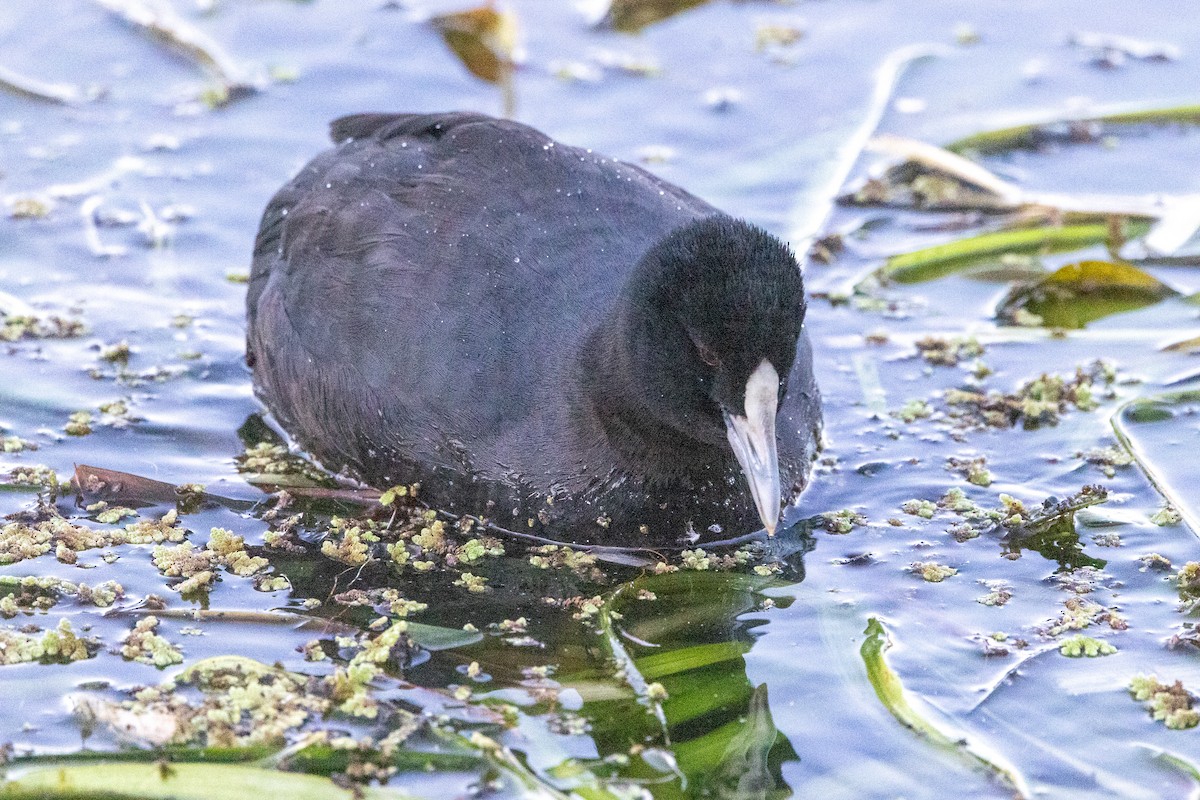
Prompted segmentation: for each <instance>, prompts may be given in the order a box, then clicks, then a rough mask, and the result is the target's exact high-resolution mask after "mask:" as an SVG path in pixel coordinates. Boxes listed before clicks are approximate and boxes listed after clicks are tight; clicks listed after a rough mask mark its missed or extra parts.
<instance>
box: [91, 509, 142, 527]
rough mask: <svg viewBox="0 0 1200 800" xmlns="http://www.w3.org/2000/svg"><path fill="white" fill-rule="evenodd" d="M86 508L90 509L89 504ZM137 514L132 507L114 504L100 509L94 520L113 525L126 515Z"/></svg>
mask: <svg viewBox="0 0 1200 800" xmlns="http://www.w3.org/2000/svg"><path fill="white" fill-rule="evenodd" d="M88 510H91V507H90V506H89V508H88ZM137 515H138V513H137V512H136V511H134V510H133V509H132V508H126V507H125V506H114V507H112V508H106V509H104V510H102V511H100V513H99V514H97V515H96V522H100V523H103V524H105V525H113V524H115V523H117V522H120V521H121V520H123V519H125V518H126V517H136V516H137Z"/></svg>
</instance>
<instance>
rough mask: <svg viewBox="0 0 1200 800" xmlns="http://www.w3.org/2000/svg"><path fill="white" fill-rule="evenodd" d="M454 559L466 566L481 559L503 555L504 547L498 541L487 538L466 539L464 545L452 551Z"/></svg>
mask: <svg viewBox="0 0 1200 800" xmlns="http://www.w3.org/2000/svg"><path fill="white" fill-rule="evenodd" d="M454 555H455V556H456V558H457V559H458V560H459V561H461V562H463V563H466V564H471V563H473V562H475V561H478V560H479V559H481V558H485V557H492V558H495V557H497V556H502V555H504V545H503V543H501V541H500V540H499V539H496V538H494V537H491V536H488V537H485V538H483V539H468V540H467V542H466V543H465V544H463V545H462V546H460V547H459V548H458V549H457V550H455V551H454Z"/></svg>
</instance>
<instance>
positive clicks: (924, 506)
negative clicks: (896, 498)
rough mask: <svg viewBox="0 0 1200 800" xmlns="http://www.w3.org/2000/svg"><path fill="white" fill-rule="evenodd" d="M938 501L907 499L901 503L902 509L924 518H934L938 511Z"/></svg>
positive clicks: (906, 512)
mask: <svg viewBox="0 0 1200 800" xmlns="http://www.w3.org/2000/svg"><path fill="white" fill-rule="evenodd" d="M937 508H938V507H937V503H934V502H932V501H930V500H905V501H904V502H903V503H901V504H900V510H901V511H903V512H904V513H905V514H912V515H913V516H914V517H921V518H922V519H932V518H933V515H934V514H936V513H937Z"/></svg>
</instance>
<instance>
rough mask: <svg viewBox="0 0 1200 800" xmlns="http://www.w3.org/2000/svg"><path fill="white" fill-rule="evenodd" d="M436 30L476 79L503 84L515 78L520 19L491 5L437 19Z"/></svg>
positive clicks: (435, 19) (441, 16)
mask: <svg viewBox="0 0 1200 800" xmlns="http://www.w3.org/2000/svg"><path fill="white" fill-rule="evenodd" d="M430 22H432V24H433V27H434V28H435V29H437V32H438V33H440V34H441V36H442V41H444V42H445V43H446V46H447V47H449V48H450V49H451V50H452V51H453V52H454V55H456V56H458V58H459V60H460V61H462V63H463V66H465V67H466V68H467V70H468V71H469V72H470V73H471V74H472V75H474V76H475V77H476V78H479V79H481V80H485V81H487V82H488V83H495V84H502V83H504V82H505V81H507V80H508V79H509V78H510V77H511V75H512V69H513V52H514V51H515V49H516V39H517V19H516V16H515V15H514V14H513V13H512V12H511V11H497V10H496V9H495V8H494V7H492V6H491V5H486V6H480V7H479V8H472V9H469V10H467V11H458V12H455V13H453V14H442V15H440V16H436V17H434V18H433V19H432V20H430Z"/></svg>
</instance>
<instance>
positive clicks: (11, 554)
mask: <svg viewBox="0 0 1200 800" xmlns="http://www.w3.org/2000/svg"><path fill="white" fill-rule="evenodd" d="M47 528H48V526H46V524H45V523H40V524H38V525H37V526H36V527H34V526H30V525H25V524H23V523H20V522H10V523H8V524H7V525H5V526H4V527H3V528H0V564H15V563H16V562H18V561H24V560H25V559H27V558H37V557H38V556H40V555H44V554H46V553H48V552H50V546H51V544H50V542H51V539H52V537H53V534H52V532H51V531H50V530H48V529H47Z"/></svg>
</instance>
